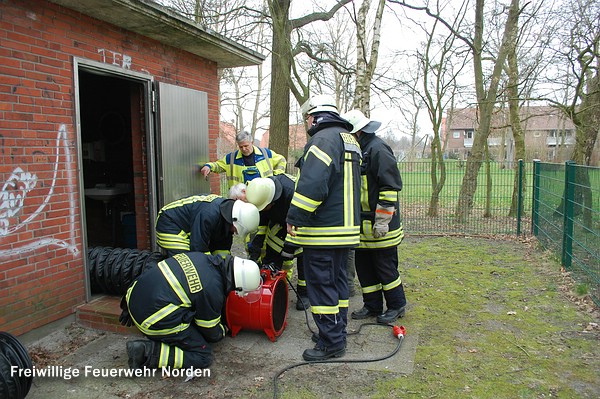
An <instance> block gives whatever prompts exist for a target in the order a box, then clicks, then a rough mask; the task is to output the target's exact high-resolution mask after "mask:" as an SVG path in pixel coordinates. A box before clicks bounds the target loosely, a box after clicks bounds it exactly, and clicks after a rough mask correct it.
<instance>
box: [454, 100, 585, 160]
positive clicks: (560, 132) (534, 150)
mask: <svg viewBox="0 0 600 399" xmlns="http://www.w3.org/2000/svg"><path fill="white" fill-rule="evenodd" d="M446 120H450V126H448V127H447V129H446V130H445V135H447V144H446V154H447V156H448V157H449V158H456V159H466V158H467V156H468V154H469V151H470V148H471V147H472V146H473V137H474V135H475V134H476V131H477V128H478V126H479V123H478V115H477V110H476V108H461V109H456V110H455V111H454V112H453V114H452V115H450V117H449V118H446ZM521 126H522V128H523V130H524V134H525V149H526V154H527V160H532V159H541V160H542V161H545V162H564V161H565V160H568V159H569V156H570V155H571V153H572V151H573V146H574V144H575V125H574V124H573V122H572V121H571V120H569V119H567V118H566V117H565V116H564V115H563V114H562V113H560V112H559V111H558V110H557V109H555V108H552V107H523V108H522V109H521ZM488 145H489V148H490V154H491V155H492V157H493V159H495V160H498V161H504V160H507V161H514V140H513V138H512V133H511V129H510V123H509V121H508V111H506V112H502V111H499V112H497V113H496V114H494V116H493V119H492V131H491V133H490V136H489V138H488Z"/></svg>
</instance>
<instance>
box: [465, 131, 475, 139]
mask: <svg viewBox="0 0 600 399" xmlns="http://www.w3.org/2000/svg"><path fill="white" fill-rule="evenodd" d="M473 133H474V131H473V130H465V138H466V139H472V138H473Z"/></svg>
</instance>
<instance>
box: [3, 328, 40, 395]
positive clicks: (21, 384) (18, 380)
mask: <svg viewBox="0 0 600 399" xmlns="http://www.w3.org/2000/svg"><path fill="white" fill-rule="evenodd" d="M14 366H16V367H17V369H16V370H17V372H16V373H15V372H11V367H14ZM32 368H33V363H32V362H31V358H30V357H29V353H27V349H25V347H24V346H23V345H22V344H21V342H19V340H18V339H17V338H15V337H14V336H13V335H11V334H10V333H7V332H0V398H5V399H22V398H24V397H25V396H27V394H28V393H29V389H30V388H31V382H32V381H33V376H32V374H31V373H23V370H26V369H29V370H32ZM19 371H20V372H19ZM25 374H28V375H29V377H26V376H25Z"/></svg>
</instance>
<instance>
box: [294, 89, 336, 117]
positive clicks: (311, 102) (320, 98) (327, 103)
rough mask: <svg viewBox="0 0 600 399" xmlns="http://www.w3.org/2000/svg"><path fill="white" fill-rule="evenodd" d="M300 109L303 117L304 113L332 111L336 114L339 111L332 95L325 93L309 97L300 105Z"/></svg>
mask: <svg viewBox="0 0 600 399" xmlns="http://www.w3.org/2000/svg"><path fill="white" fill-rule="evenodd" d="M300 111H301V112H302V116H304V117H306V115H311V114H315V113H317V112H334V113H336V114H338V113H339V112H338V109H337V106H336V105H335V100H334V99H333V97H331V96H328V95H325V94H319V95H316V96H312V97H310V98H309V99H308V100H307V101H306V102H305V103H304V104H302V106H301V107H300Z"/></svg>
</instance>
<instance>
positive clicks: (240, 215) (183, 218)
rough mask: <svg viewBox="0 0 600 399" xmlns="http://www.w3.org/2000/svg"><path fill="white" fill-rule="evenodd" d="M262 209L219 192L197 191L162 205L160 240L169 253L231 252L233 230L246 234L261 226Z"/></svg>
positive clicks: (169, 254) (160, 243) (158, 237)
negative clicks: (259, 211) (223, 195)
mask: <svg viewBox="0 0 600 399" xmlns="http://www.w3.org/2000/svg"><path fill="white" fill-rule="evenodd" d="M259 219H260V216H259V213H258V209H256V207H255V206H254V205H252V204H249V203H246V202H244V201H241V200H231V199H228V198H223V197H220V196H218V195H214V194H209V195H193V196H191V197H187V198H182V199H179V200H176V201H173V202H171V203H170V204H167V205H165V206H164V207H162V209H161V210H160V212H159V213H158V217H157V218H156V238H157V243H158V245H159V246H161V247H162V248H163V249H165V250H166V252H167V256H173V255H175V254H178V253H183V252H189V251H192V252H205V253H211V254H213V255H216V254H219V255H222V256H224V255H228V254H229V253H230V251H231V245H232V243H233V234H238V235H239V236H241V237H246V236H247V235H248V234H250V233H252V232H254V231H256V229H257V228H258V222H259Z"/></svg>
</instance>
